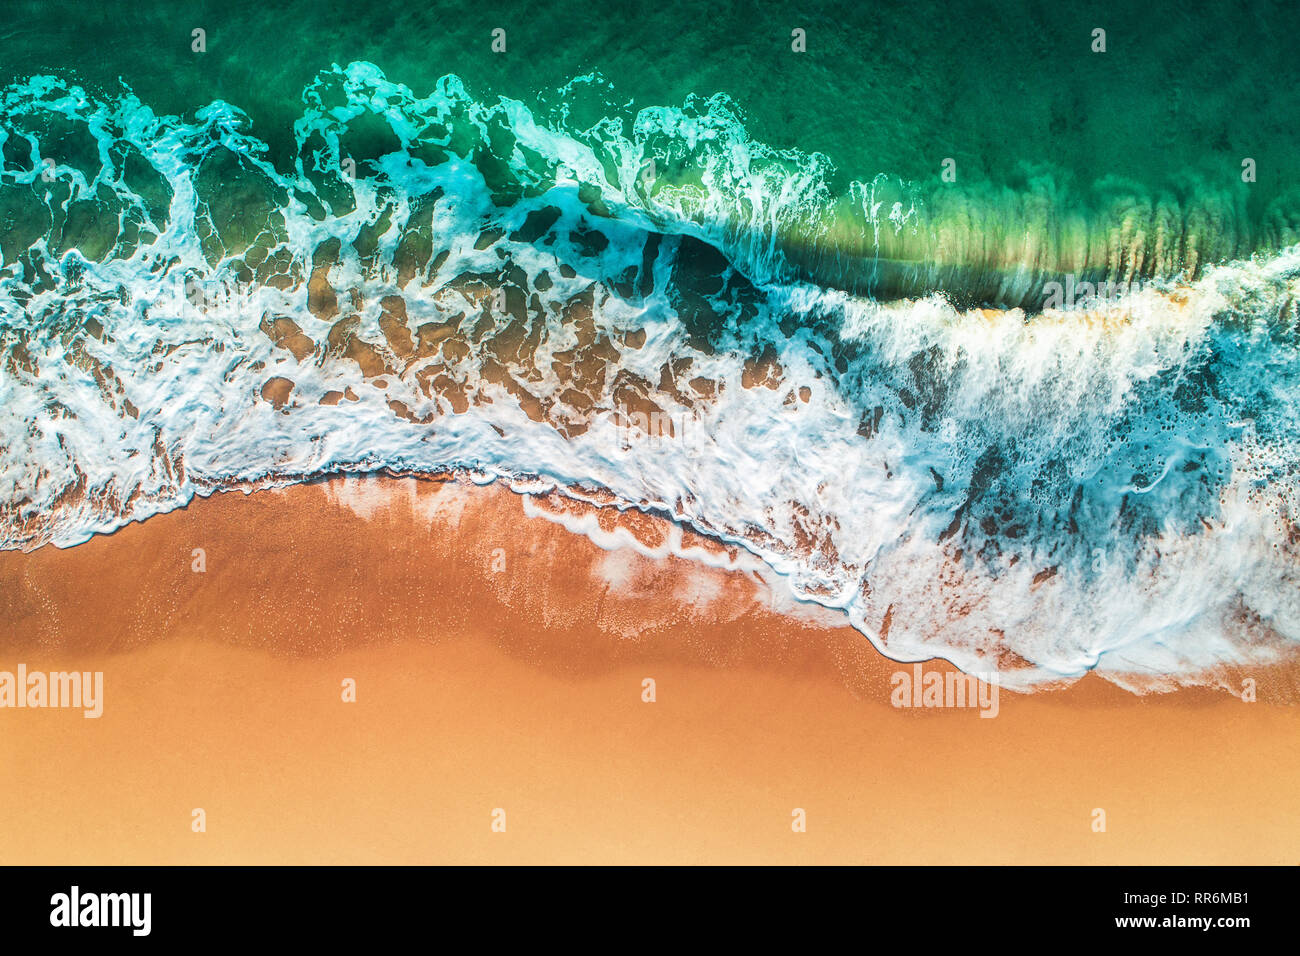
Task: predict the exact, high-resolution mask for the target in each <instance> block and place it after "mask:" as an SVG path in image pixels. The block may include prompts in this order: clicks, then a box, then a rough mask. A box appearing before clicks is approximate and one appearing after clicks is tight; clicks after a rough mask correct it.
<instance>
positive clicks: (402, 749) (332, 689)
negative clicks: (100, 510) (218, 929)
mask: <svg viewBox="0 0 1300 956" xmlns="http://www.w3.org/2000/svg"><path fill="white" fill-rule="evenodd" d="M650 524H653V522H651V523H650ZM641 533H642V534H643V535H645V536H646V540H653V538H654V535H655V533H656V532H655V530H654V529H653V527H647V528H645V529H643V530H642V532H641ZM787 603H788V602H787V601H786V600H785V599H784V598H782V597H781V596H780V595H778V594H774V593H772V591H771V590H770V589H769V587H768V585H766V584H765V583H764V582H763V581H762V580H759V579H758V578H756V577H755V576H753V575H752V574H749V573H746V572H742V571H725V570H717V569H710V568H706V567H703V566H701V565H699V564H696V563H692V562H688V561H685V560H682V559H678V558H673V557H669V558H663V559H658V560H652V559H650V558H647V557H643V556H641V555H639V554H637V553H636V552H635V551H634V550H632V549H622V550H619V551H605V550H602V549H601V548H599V547H597V546H596V545H595V544H593V543H592V542H591V541H589V540H588V539H587V538H585V537H582V536H580V535H576V534H573V533H571V532H569V531H567V530H565V529H564V528H562V527H560V526H559V525H557V524H555V523H553V522H551V521H548V520H545V519H542V518H537V517H528V516H527V515H526V514H525V510H524V501H523V499H522V498H520V497H519V496H517V495H515V494H512V493H511V492H509V491H507V490H505V489H502V488H500V487H495V486H488V487H475V486H471V485H466V484H460V483H455V482H453V483H437V482H429V481H415V480H413V479H379V478H371V479H348V480H343V479H335V480H332V481H328V482H321V483H316V484H310V485H303V486H295V487H292V488H289V489H286V490H282V491H258V492H255V493H253V494H251V495H245V494H242V493H227V494H220V495H215V496H213V497H212V498H209V499H199V500H196V501H195V502H193V503H192V504H191V505H190V506H189V507H188V508H185V509H183V510H180V511H175V512H172V513H169V514H165V515H160V516H157V517H155V518H151V519H149V520H148V521H146V522H144V523H141V524H135V525H131V526H128V527H126V528H123V529H122V530H120V531H118V532H117V533H115V534H113V535H110V536H102V537H97V538H94V539H92V540H91V541H89V542H87V543H85V544H82V545H79V546H76V547H73V548H70V549H67V550H59V549H55V548H52V547H46V548H42V549H40V550H37V551H35V552H32V553H28V554H22V553H18V552H4V553H0V670H13V669H14V668H15V667H16V666H17V665H18V664H20V663H22V664H25V665H26V666H27V668H28V669H29V670H36V669H43V670H49V671H60V670H73V669H75V670H79V671H90V672H95V671H102V672H103V675H104V699H103V715H102V716H101V717H99V718H98V719H87V718H85V717H83V715H82V712H81V711H80V710H73V709H58V710H56V709H48V708H47V709H39V708H37V709H0V731H2V732H0V766H2V767H3V768H4V769H5V776H6V778H7V781H8V784H7V786H5V787H4V788H3V789H0V863H5V864H13V863H68V864H109V863H129V864H146V863H237V862H256V863H410V864H415V863H543V862H558V863H632V862H652V863H814V862H816V863H905V864H922V863H1086V864H1091V863H1097V864H1100V863H1107V864H1110V863H1133V864H1137V863H1186V864H1197V863H1200V864H1205V863H1225V864H1226V863H1268V864H1286V865H1294V864H1295V863H1297V862H1300V826H1298V825H1297V824H1298V823H1300V806H1298V805H1297V798H1296V796H1295V795H1296V793H1297V792H1300V786H1298V784H1300V745H1298V744H1297V741H1300V710H1297V708H1296V707H1295V706H1292V705H1287V704H1286V703H1284V701H1285V700H1287V699H1292V700H1294V699H1295V686H1296V685H1295V672H1294V670H1292V669H1278V670H1275V671H1273V672H1270V673H1261V674H1258V675H1255V676H1256V677H1257V679H1258V686H1259V700H1258V702H1257V703H1243V702H1242V701H1240V700H1237V699H1235V698H1233V697H1232V696H1230V695H1228V694H1226V693H1223V692H1218V691H1209V690H1187V691H1181V692H1177V693H1174V694H1168V695H1151V696H1147V697H1136V696H1134V695H1132V694H1130V693H1128V692H1126V691H1123V690H1121V689H1119V688H1116V687H1114V686H1112V685H1109V684H1107V683H1105V682H1104V681H1102V680H1100V679H1098V678H1095V677H1092V676H1089V677H1087V678H1085V679H1084V680H1082V681H1080V682H1078V683H1077V684H1075V685H1073V686H1072V687H1069V688H1067V689H1063V690H1056V691H1047V692H1040V693H1037V694H1034V695H1030V696H1022V695H1014V694H1011V693H1009V692H1006V691H1003V692H1002V693H1001V696H1000V701H999V708H998V712H997V716H996V718H995V719H982V718H981V717H980V715H979V712H978V711H977V710H975V709H971V708H941V709H927V708H896V707H894V706H892V705H891V675H893V674H894V673H896V672H898V671H900V670H909V671H910V670H911V667H910V665H899V664H896V663H895V662H892V661H889V660H886V659H884V658H883V657H881V656H880V655H879V654H878V653H877V652H876V651H875V650H874V649H873V648H872V647H871V646H870V644H869V643H868V642H867V641H866V640H865V639H863V638H862V636H861V635H859V634H857V633H856V632H854V631H852V630H851V629H848V628H845V627H837V626H832V625H833V619H832V618H830V616H829V615H828V614H824V613H813V612H811V611H806V612H802V613H796V614H791V613H788V611H789V610H790V609H789V608H788V607H787V606H786V605H787ZM924 668H925V670H926V671H932V670H944V668H943V667H941V666H940V664H939V663H938V662H931V663H929V664H926V665H924ZM647 679H652V680H653V682H654V684H653V687H654V698H655V699H654V700H653V701H652V702H650V701H647V700H645V699H644V697H645V696H646V689H645V688H646V684H645V681H646V680H647ZM347 681H353V682H355V698H356V699H355V701H345V700H344V699H343V698H344V697H345V696H346V694H345V682H347ZM196 809H201V810H202V811H203V820H204V823H205V827H204V829H203V831H202V832H196V831H195V829H194V820H195V815H194V811H195V810H196ZM1097 809H1103V810H1104V811H1105V820H1106V829H1105V832H1094V820H1095V819H1096V815H1095V814H1094V811H1095V810H1097ZM798 810H802V811H803V819H804V820H806V830H805V831H804V832H798V831H797V830H796V828H795V827H793V826H792V823H797V822H798V820H799V819H800V817H799V815H798V814H797V813H796V811H798ZM496 811H504V813H503V814H502V813H497V812H496ZM502 820H504V824H505V827H504V832H498V830H499V829H500V823H501V821H502ZM494 822H495V823H496V824H497V827H496V829H494Z"/></svg>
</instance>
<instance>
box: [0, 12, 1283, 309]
mask: <svg viewBox="0 0 1300 956" xmlns="http://www.w3.org/2000/svg"><path fill="white" fill-rule="evenodd" d="M5 9H6V12H7V13H8V14H9V17H8V22H7V23H6V25H5V26H4V27H3V32H2V33H0V80H2V81H4V82H12V81H22V80H25V79H27V78H29V77H30V76H31V75H33V74H35V73H54V74H56V75H59V76H62V77H65V78H67V79H70V80H75V81H76V82H78V83H80V84H82V85H83V86H84V87H85V88H86V89H87V90H88V91H89V92H91V93H92V94H94V95H112V94H113V93H115V92H117V91H118V90H119V89H120V87H119V85H118V82H119V79H120V80H121V81H122V82H125V83H126V84H129V86H130V87H131V88H132V89H133V90H134V91H135V92H136V94H137V95H138V96H139V97H140V98H141V99H142V100H143V101H144V102H145V103H146V104H147V105H149V106H150V107H152V108H153V109H154V110H155V111H156V112H159V113H175V114H179V115H182V116H186V115H188V114H192V113H193V111H194V110H195V109H197V108H198V107H200V106H203V105H205V104H207V103H209V102H211V101H212V100H214V99H218V98H220V99H224V100H226V101H228V102H230V103H232V104H234V105H236V106H238V107H239V108H240V109H242V110H244V111H245V112H246V113H247V114H248V115H249V116H250V117H251V118H252V121H253V132H254V134H255V135H256V136H257V137H258V138H259V139H261V140H263V141H265V142H267V143H268V144H270V146H271V149H272V154H273V156H275V157H276V161H277V165H282V164H287V163H288V162H289V159H288V157H290V156H291V155H292V152H293V148H294V139H293V132H292V123H293V121H294V120H295V119H296V118H297V117H298V116H299V115H300V112H301V95H302V91H303V89H304V87H306V86H307V84H308V83H310V81H311V80H312V78H313V77H314V76H315V75H316V74H317V73H318V71H320V70H321V69H324V68H327V67H329V66H330V64H332V63H340V64H345V63H347V62H350V61H354V60H367V61H370V62H373V63H375V64H377V65H378V66H379V67H380V68H381V69H382V70H383V71H384V72H385V74H386V75H387V76H388V78H389V79H391V80H393V81H395V82H400V83H404V84H406V85H407V86H409V87H410V88H411V89H412V90H413V91H414V92H415V93H416V94H417V95H424V94H426V93H428V92H429V91H430V90H431V89H432V87H433V85H434V83H435V82H436V80H437V78H438V77H440V76H442V75H444V74H446V73H454V74H457V75H458V76H460V77H462V78H463V79H464V81H465V82H466V85H467V87H468V88H469V90H470V92H471V93H472V94H473V95H474V96H476V97H478V98H479V99H481V100H484V101H491V100H493V99H494V98H495V97H496V96H498V95H503V96H508V97H511V98H515V99H518V100H521V101H522V102H524V103H525V104H526V105H530V106H532V105H535V104H536V103H538V102H539V101H553V100H554V98H555V91H556V90H557V89H558V88H559V87H560V86H562V85H563V84H564V83H566V82H568V81H569V80H570V79H572V78H573V77H575V76H578V75H581V74H585V73H588V72H590V71H598V72H599V73H600V74H602V75H603V76H604V77H606V78H607V79H608V80H609V81H611V82H612V84H613V94H612V95H613V97H614V98H615V99H616V100H617V101H619V102H621V103H626V104H628V114H627V115H629V116H630V115H632V113H634V112H635V110H636V109H638V108H640V107H643V106H680V105H681V104H682V103H683V102H684V100H685V99H686V97H687V96H689V95H690V94H692V93H693V94H698V95H702V96H709V95H712V94H715V93H719V92H723V93H726V94H728V95H729V96H730V97H732V98H733V99H734V101H735V102H736V103H737V104H738V105H739V107H740V108H741V110H743V113H744V123H745V126H746V129H747V130H748V133H749V135H750V136H751V137H752V138H753V139H754V140H756V141H758V142H762V143H765V144H767V145H769V146H773V147H776V148H795V149H798V150H800V151H802V152H804V153H813V152H820V153H822V154H824V155H825V156H826V157H828V158H829V160H830V161H831V163H833V165H834V173H833V175H832V176H831V177H830V184H831V187H832V190H833V191H838V192H840V193H842V192H843V191H844V190H845V189H846V188H847V185H848V184H849V183H850V182H852V181H858V182H869V181H871V180H872V179H873V178H874V177H877V176H879V175H881V174H883V175H885V176H887V177H890V179H891V181H893V180H895V179H896V180H901V181H902V182H904V183H907V184H910V187H911V189H912V195H913V196H916V197H919V198H920V200H921V201H922V202H923V203H924V204H925V207H926V213H925V215H924V216H923V217H922V225H923V227H927V228H929V229H931V232H930V233H929V234H927V235H923V236H921V237H920V238H912V239H908V238H907V237H903V238H900V239H897V240H890V239H889V238H888V237H886V246H885V247H884V248H881V249H876V250H875V252H876V253H878V254H881V255H883V256H884V257H886V258H894V259H898V260H902V261H907V262H916V261H930V260H934V259H938V260H940V261H943V262H946V263H950V264H956V265H960V266H966V265H972V264H973V265H975V266H977V267H978V266H989V265H993V266H1000V267H1004V268H1005V267H1009V266H1013V265H1014V264H1015V262H1014V260H1015V258H1016V255H1015V252H1014V250H1012V251H1011V252H1008V251H1007V247H1008V245H1010V246H1015V245H1016V244H1017V243H1018V242H1020V241H1021V240H1022V239H1023V237H1024V235H1025V234H1029V235H1030V236H1031V246H1032V247H1033V248H1032V250H1031V251H1030V252H1028V253H1025V254H1024V256H1023V258H1025V259H1030V260H1034V259H1037V260H1038V261H1037V262H1034V263H1031V264H1035V265H1038V266H1041V267H1043V268H1046V269H1048V270H1049V271H1050V270H1051V269H1056V270H1058V271H1071V270H1073V271H1079V272H1088V271H1090V270H1091V271H1094V272H1095V271H1096V270H1098V269H1103V270H1105V271H1108V272H1109V274H1111V275H1113V276H1115V277H1123V276H1124V274H1125V273H1128V272H1131V271H1132V268H1131V267H1132V263H1131V262H1120V261H1117V260H1118V259H1126V258H1127V259H1132V258H1133V256H1132V255H1127V256H1126V255H1118V256H1117V254H1115V253H1114V252H1113V250H1112V251H1111V252H1110V253H1109V254H1108V255H1107V254H1104V253H1101V252H1099V251H1098V249H1099V248H1100V247H1101V246H1104V245H1106V244H1107V243H1109V244H1111V245H1112V246H1113V245H1115V244H1116V243H1118V245H1120V246H1124V247H1128V248H1133V247H1136V246H1138V245H1140V244H1141V243H1142V241H1143V239H1142V237H1143V235H1144V234H1146V235H1148V239H1147V250H1146V254H1145V256H1144V257H1138V258H1140V259H1141V258H1144V259H1145V264H1143V265H1141V266H1140V267H1139V269H1138V272H1139V273H1141V272H1143V271H1145V272H1148V273H1160V272H1171V271H1177V270H1178V269H1180V268H1191V269H1193V270H1195V269H1197V268H1199V267H1200V266H1201V265H1203V264H1204V263H1205V262H1207V261H1219V260H1222V259H1225V258H1233V257H1239V256H1243V255H1246V254H1249V253H1250V252H1252V251H1255V250H1272V249H1275V248H1277V247H1279V246H1281V245H1285V244H1289V243H1291V242H1293V241H1295V240H1296V238H1297V224H1298V223H1300V192H1298V191H1297V190H1296V188H1295V184H1296V182H1297V177H1298V176H1300V148H1298V147H1300V126H1297V119H1300V70H1298V68H1297V65H1296V57H1295V56H1294V54H1293V44H1292V42H1291V41H1292V38H1294V37H1295V36H1296V35H1297V31H1296V27H1297V25H1300V5H1296V4H1294V3H1286V2H1277V3H1252V4H1244V5H1228V4H1214V5H1197V4H1186V3H1176V2H1168V0H1154V2H1140V3H1139V2H1130V3H1120V4H1104V5H1103V4H1068V5H1067V4H1056V3H1048V2H1041V3H1039V2H1002V3H980V2H967V3H960V4H952V3H943V2H906V3H903V2H885V3H869V4H868V3H853V4H827V3H821V4H773V3H726V2H676V3H670V4H667V5H663V4H645V3H614V4H601V5H594V4H581V3H572V2H561V3H547V4H531V3H515V2H455V3H433V4H419V5H412V4H403V5H395V4H384V5H382V6H381V5H376V4H367V3H359V2H321V0H311V2H303V0H296V2H294V0H290V2H286V3H274V4H273V3H264V2H245V0H236V2H231V0H224V2H198V3H191V4H175V3H166V4H164V3H157V2H136V3H129V4H127V3H106V4H102V5H94V6H91V5H85V4H80V3H67V2H47V0H28V2H16V3H7V4H6V5H5ZM198 27H201V28H203V29H204V30H205V31H206V35H207V52H206V53H203V54H197V53H194V52H192V50H191V31H192V30H193V29H194V28H198ZM497 27H500V28H503V29H505V30H506V31H507V51H506V52H505V53H503V54H498V53H493V52H492V50H491V31H492V30H493V29H494V28H497ZM796 27H798V28H802V29H804V30H806V31H807V52H806V53H794V52H792V51H791V31H792V29H794V28H796ZM1095 27H1101V28H1104V29H1105V30H1106V41H1107V50H1106V52H1105V53H1094V52H1092V50H1091V48H1090V47H1091V44H1092V30H1093V29H1094V28H1095ZM573 108H574V109H575V110H576V111H578V112H579V113H580V112H581V110H582V108H583V107H582V104H581V103H574V104H573ZM596 112H597V113H598V112H599V110H597V111H596ZM598 118H599V116H596V115H593V116H592V117H591V119H592V121H593V122H594V121H595V120H596V119H598ZM375 148H376V149H379V147H378V146H376V147H375ZM358 151H359V152H360V153H361V154H362V155H364V153H365V149H364V147H359V149H358ZM1246 157H1249V158H1251V159H1254V160H1255V162H1256V164H1257V173H1256V181H1255V182H1254V183H1253V184H1245V183H1243V182H1242V181H1241V171H1242V166H1241V164H1242V160H1243V158H1246ZM945 158H951V159H953V160H955V161H956V171H957V181H956V182H955V183H949V184H945V183H941V182H940V178H939V174H940V169H941V163H942V162H943V160H944V159H945ZM906 194H907V189H906V188H904V187H895V186H887V187H886V191H885V192H884V193H883V194H882V195H884V197H885V198H886V199H887V200H888V199H894V198H898V197H903V198H906ZM886 208H887V206H886ZM1162 208H1163V209H1165V210H1166V211H1167V215H1165V218H1166V219H1172V220H1173V221H1176V222H1177V223H1178V227H1177V228H1176V229H1175V232H1178V233H1179V234H1180V238H1179V240H1178V241H1179V242H1180V243H1181V246H1180V247H1179V248H1178V249H1177V250H1176V252H1175V254H1173V255H1172V256H1166V257H1165V259H1164V260H1163V261H1162V262H1160V263H1159V264H1153V258H1154V256H1155V251H1154V248H1153V247H1152V245H1151V242H1150V240H1149V234H1150V233H1152V232H1154V231H1155V230H1156V229H1157V228H1158V227H1157V225H1156V223H1157V222H1158V221H1159V220H1160V219H1161V215H1162V214H1161V212H1160V209H1162ZM1169 210H1172V212H1168V211H1169ZM1126 217H1128V219H1129V220H1130V221H1129V222H1128V225H1127V226H1126V225H1125V219H1126ZM1134 223H1136V225H1135V224H1134ZM944 228H948V233H949V235H948V237H947V238H946V239H945V238H942V237H941V236H939V235H938V233H942V232H943V230H944ZM954 229H955V230H956V231H957V232H958V233H959V235H957V236H956V238H954V237H953V235H951V233H952V232H953V230H954ZM1144 230H1145V233H1144ZM848 231H849V232H853V233H855V238H843V239H842V241H841V243H840V246H841V247H842V248H841V249H839V251H841V252H843V251H847V252H849V254H850V255H859V254H862V253H863V252H864V250H863V249H862V248H861V242H860V241H859V239H858V238H856V234H857V233H859V232H860V230H853V229H850V230H848ZM923 231H924V230H923ZM1116 234H1118V235H1119V237H1118V239H1116V238H1115V235H1116ZM890 242H892V245H891V244H890ZM832 245H834V243H832ZM990 245H991V246H993V247H996V248H992V249H990V248H988V247H989V246H990ZM801 256H802V257H803V258H805V259H807V261H808V263H809V264H811V265H813V266H814V267H815V268H820V269H821V271H822V272H823V273H825V274H824V275H823V276H822V277H823V278H825V279H826V280H827V281H830V282H832V283H834V282H836V281H837V279H838V280H844V279H845V277H844V276H843V275H836V274H835V273H837V271H838V272H843V271H844V270H842V269H841V270H837V269H835V268H833V267H831V266H828V265H827V263H826V261H825V255H824V250H821V251H816V252H806V253H796V255H795V256H794V258H795V259H796V260H798V259H800V258H801ZM1107 258H1109V259H1110V260H1116V261H1109V262H1104V261H1102V260H1103V259H1107ZM819 262H820V266H818V263H819ZM849 271H850V272H851V271H852V270H851V269H850V270H849ZM936 281H937V282H938V284H940V285H942V284H944V283H945V282H946V283H947V284H949V285H952V284H960V283H961V282H962V281H965V280H964V279H963V277H962V276H961V275H948V276H947V277H938V278H937V279H936ZM842 284H848V285H852V284H853V283H852V282H851V281H846V282H843V283H842Z"/></svg>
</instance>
